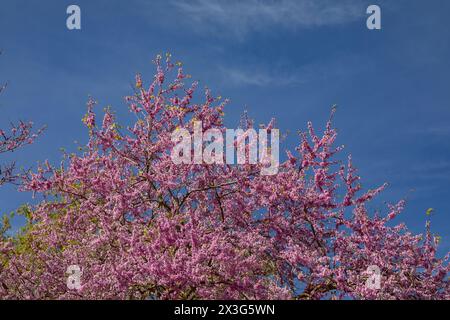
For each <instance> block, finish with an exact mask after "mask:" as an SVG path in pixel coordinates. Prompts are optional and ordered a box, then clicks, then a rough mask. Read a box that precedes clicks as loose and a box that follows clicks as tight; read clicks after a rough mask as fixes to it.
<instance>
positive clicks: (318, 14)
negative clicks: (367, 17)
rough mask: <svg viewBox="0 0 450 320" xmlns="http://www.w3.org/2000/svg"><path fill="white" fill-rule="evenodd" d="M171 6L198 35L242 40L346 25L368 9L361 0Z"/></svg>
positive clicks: (190, 0) (192, 1)
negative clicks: (276, 30)
mask: <svg viewBox="0 0 450 320" xmlns="http://www.w3.org/2000/svg"><path fill="white" fill-rule="evenodd" d="M172 4H173V5H174V6H175V8H176V9H177V10H178V11H180V12H181V13H183V14H184V15H185V16H186V17H187V18H188V20H189V23H190V25H191V27H193V28H194V29H196V30H197V31H201V32H214V31H215V32H221V33H222V34H227V32H228V33H229V32H231V33H233V34H234V35H237V36H239V37H243V36H245V35H246V34H247V33H248V32H249V31H252V30H261V29H269V28H271V27H276V26H282V27H285V28H288V29H298V28H308V27H316V26H327V25H338V24H343V23H347V22H352V21H354V20H356V19H358V18H359V17H361V16H363V15H364V14H365V9H366V8H365V7H364V5H363V4H362V2H361V1H358V0H340V1H336V0H268V1H262V0H245V1H240V0H228V1H221V0H178V1H173V2H172Z"/></svg>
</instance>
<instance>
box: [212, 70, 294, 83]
mask: <svg viewBox="0 0 450 320" xmlns="http://www.w3.org/2000/svg"><path fill="white" fill-rule="evenodd" d="M220 72H221V74H222V78H223V79H222V80H223V81H224V82H226V83H228V84H232V85H237V86H241V85H244V86H245V85H250V86H258V87H264V86H270V85H281V86H288V85H293V84H298V83H300V82H301V81H302V80H301V79H300V77H299V76H298V75H296V74H285V75H280V74H278V75H276V74H272V73H270V72H268V71H265V70H261V69H260V70H257V69H255V70H243V69H237V68H223V67H222V68H220Z"/></svg>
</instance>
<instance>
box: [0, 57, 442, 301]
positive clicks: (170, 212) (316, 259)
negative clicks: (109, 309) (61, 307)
mask: <svg viewBox="0 0 450 320" xmlns="http://www.w3.org/2000/svg"><path fill="white" fill-rule="evenodd" d="M155 63H156V68H157V73H156V75H155V77H154V78H153V80H152V81H151V83H150V84H149V85H144V83H143V81H142V79H141V77H140V76H139V75H138V76H137V77H136V92H135V94H134V95H133V96H131V97H128V98H127V101H128V103H129V107H130V111H131V113H132V114H133V115H134V116H135V117H136V121H135V122H134V123H133V124H132V125H131V126H129V127H128V128H127V129H126V130H124V129H123V128H122V127H121V126H119V125H118V124H117V123H116V120H115V117H114V114H113V113H112V112H111V110H109V109H106V110H105V111H104V116H103V120H102V121H101V123H100V124H98V123H97V122H98V121H97V119H96V114H95V113H94V107H95V102H94V101H93V100H90V101H89V102H88V111H87V114H86V116H85V117H84V118H83V121H84V123H85V124H86V126H87V128H88V130H89V137H90V139H89V142H88V144H87V146H86V148H85V149H84V151H83V152H80V154H71V155H67V156H66V157H65V158H64V160H63V161H62V163H61V165H59V166H52V165H50V164H49V163H46V164H45V165H44V166H41V167H40V168H39V170H38V171H37V172H36V173H33V174H30V176H29V177H28V178H27V179H26V180H25V181H24V185H25V187H24V189H25V190H29V191H33V192H34V193H37V194H40V195H42V200H41V202H40V203H39V204H37V205H36V206H33V207H30V206H24V207H22V208H21V209H20V212H21V213H22V214H24V215H25V216H26V217H27V219H28V224H27V226H25V227H24V229H23V230H22V231H21V232H20V233H19V234H18V235H17V236H15V237H9V238H8V237H3V240H2V243H1V246H0V248H1V251H0V252H1V253H0V254H1V255H0V263H1V264H0V268H1V269H0V297H1V298H9V299H13V298H18V299H76V298H87V299H90V298H92V299H98V298H100V299H109V298H117V299H147V298H152V299H320V298H357V299H359V298H363V299H448V298H450V290H449V283H448V280H447V273H448V272H449V266H448V258H449V255H447V256H446V257H445V258H444V259H440V258H438V257H437V256H436V247H437V243H438V240H437V239H436V238H435V237H433V236H432V234H431V232H430V230H429V224H427V230H426V232H425V234H423V235H422V234H421V235H415V234H412V233H411V232H409V231H408V230H407V228H406V227H405V225H403V224H394V223H393V222H390V221H391V220H392V219H394V218H395V217H396V216H397V215H398V214H399V213H400V211H401V210H402V209H403V202H399V203H398V204H396V205H393V206H390V207H388V208H387V213H386V214H381V213H375V214H370V213H369V212H368V211H367V209H366V204H367V203H368V202H369V201H371V199H372V198H373V197H374V196H376V195H377V194H378V193H379V192H380V191H382V189H383V188H384V186H382V187H380V188H377V189H374V190H369V191H367V192H365V193H362V192H361V186H360V184H359V182H358V181H359V177H358V175H357V174H356V170H355V169H354V167H353V166H352V163H351V159H350V158H349V160H348V163H347V164H345V165H344V164H341V163H339V162H337V161H334V160H333V159H332V158H333V156H334V155H335V154H336V153H337V152H340V151H341V148H340V147H338V148H335V147H333V145H334V142H335V139H336V131H335V130H334V129H333V128H332V124H331V119H330V121H329V122H328V123H327V126H326V128H325V130H324V132H323V133H322V134H320V135H318V134H316V133H315V131H314V129H313V126H312V125H311V124H309V125H308V131H307V132H306V133H301V134H300V135H299V146H298V147H297V148H296V150H295V152H289V151H288V152H287V161H285V162H284V163H281V164H280V167H279V172H278V173H277V174H276V175H271V176H264V175H261V174H259V173H260V171H261V168H262V166H263V165H264V164H260V163H257V164H242V165H227V164H224V165H219V164H178V165H177V164H174V162H173V161H172V159H171V156H170V153H171V150H172V148H173V147H174V142H173V141H172V140H171V133H172V132H173V131H174V130H177V128H178V129H179V128H185V129H187V130H189V131H190V132H192V130H193V122H194V121H196V120H199V121H202V125H203V129H204V130H207V129H210V128H216V129H219V130H222V131H223V130H225V127H224V125H223V122H222V120H223V110H224V107H225V104H226V101H224V102H220V99H219V98H214V97H213V96H212V95H211V93H210V91H209V90H206V93H205V98H204V101H203V102H201V103H195V102H194V100H193V95H194V92H195V91H196V87H197V84H196V83H195V82H194V83H193V84H192V85H191V86H188V87H185V86H184V84H183V82H184V81H185V80H186V78H187V75H186V74H185V73H184V72H183V69H182V67H181V64H179V65H178V68H177V69H178V73H177V75H176V76H175V79H174V80H173V81H172V82H170V83H167V81H166V77H167V76H168V75H169V74H170V71H171V70H172V69H173V68H174V67H175V66H174V65H173V64H172V63H171V61H170V57H169V56H168V57H167V60H166V61H165V62H163V61H162V60H161V57H159V56H158V57H157V59H156V61H155ZM244 126H245V127H246V128H249V127H251V126H252V123H251V121H249V120H248V119H244ZM272 126H273V122H271V124H269V126H268V129H270V128H271V127H272ZM70 265H78V266H80V268H81V269H82V276H81V287H80V288H79V289H78V290H77V289H70V288H68V286H67V274H66V272H67V267H68V266H70ZM370 266H377V267H378V268H379V269H380V274H381V286H380V288H379V289H377V288H373V287H371V286H367V285H366V282H367V280H368V278H369V276H370V274H369V273H368V268H369V267H370ZM369 269H370V268H369Z"/></svg>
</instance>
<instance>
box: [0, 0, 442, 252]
mask: <svg viewBox="0 0 450 320" xmlns="http://www.w3.org/2000/svg"><path fill="white" fill-rule="evenodd" d="M70 4H77V5H79V6H80V8H81V17H82V18H81V19H82V21H81V25H82V29H81V30H75V31H69V30H68V29H67V28H66V18H67V15H66V8H67V6H68V5H70ZM370 4H378V5H379V6H380V7H381V10H382V30H380V31H370V30H368V29H367V28H366V18H367V15H366V13H365V12H366V8H367V7H368V5H370ZM448 12H450V2H449V1H446V0H432V1H425V0H420V1H418V0H417V1H416V0H415V1H413V0H409V1H404V0H396V1H362V0H361V1H357V0H341V1H332V0H316V1H310V0H285V1H264V2H263V1H256V0H248V1H223V2H222V1H218V0H191V1H174V0H173V1H170V0H169V1H142V0H134V1H106V0H96V1H92V0H90V1H82V0H77V1H63V0H50V1H39V2H38V1H23V0H2V4H1V10H0V48H1V49H2V50H3V54H2V56H1V57H0V81H2V82H3V81H8V84H9V85H8V88H7V90H6V91H5V92H4V94H2V96H0V127H6V126H7V125H8V123H9V122H10V121H17V120H19V119H30V120H33V121H34V122H35V124H36V125H37V126H41V125H44V124H46V125H47V126H48V129H47V130H46V132H45V134H44V135H43V136H42V137H41V138H40V139H39V140H38V141H37V143H36V144H34V145H32V146H29V147H26V148H25V149H23V150H21V151H19V152H16V153H14V154H11V155H8V156H6V157H3V158H2V161H7V160H11V159H17V160H18V163H19V165H23V166H36V163H37V162H38V161H42V160H45V159H49V160H50V161H51V162H53V163H58V162H59V160H60V158H61V152H60V150H59V149H60V148H61V147H64V148H66V149H67V150H75V149H76V146H75V144H74V141H75V140H77V141H79V142H80V143H83V142H85V141H86V139H87V132H86V131H85V130H84V128H83V126H82V123H81V121H80V119H81V117H82V116H83V114H84V113H85V103H86V100H87V97H88V95H92V96H93V97H94V98H95V99H96V100H98V102H99V105H100V106H101V107H103V106H107V105H111V106H112V107H113V108H114V109H115V110H116V111H117V112H118V115H119V119H120V118H122V119H126V117H127V110H126V106H125V104H124V102H123V96H125V95H127V94H130V93H131V90H130V83H132V82H133V79H134V74H135V73H136V72H141V73H142V74H143V77H144V79H146V78H147V79H149V78H150V77H151V76H152V75H153V65H152V64H151V60H152V59H153V58H154V56H155V55H156V54H158V53H165V52H167V51H169V52H171V53H172V55H173V57H174V59H175V60H181V61H183V63H184V66H185V69H186V71H187V72H188V73H190V74H192V75H193V78H194V79H198V80H199V81H200V85H201V86H205V85H208V87H210V88H211V89H212V90H213V92H214V93H216V94H217V95H222V96H223V97H228V98H230V99H231V104H230V105H229V106H228V110H227V111H226V123H227V124H228V125H229V126H235V125H236V124H237V122H238V118H239V116H240V115H241V114H242V112H243V110H244V109H247V110H248V112H249V114H250V116H251V117H253V118H255V120H256V123H262V122H268V121H269V120H270V118H271V117H272V116H273V117H275V118H276V119H277V123H278V127H279V128H280V129H281V130H282V131H290V132H291V134H290V135H289V138H288V140H287V141H286V143H285V144H284V145H283V146H282V148H281V150H283V149H285V148H292V147H293V146H294V144H295V142H296V136H295V132H296V131H297V130H298V129H305V127H306V122H307V121H308V120H312V121H313V123H315V125H316V126H317V127H323V124H324V123H325V121H326V119H327V118H328V115H329V111H330V107H331V106H332V105H333V104H337V105H338V112H337V114H336V118H335V126H336V127H337V128H338V130H339V134H340V135H339V139H338V142H339V143H340V144H344V145H345V147H346V149H345V152H347V153H351V154H352V156H353V159H354V163H355V165H356V166H357V167H358V168H359V172H360V174H361V175H362V177H363V180H362V183H363V186H364V187H365V188H373V187H376V186H378V185H381V184H382V183H384V182H388V183H389V184H390V186H389V188H388V189H387V190H386V191H385V192H384V193H383V194H382V195H381V196H380V197H379V198H378V200H377V201H374V202H373V204H372V205H371V206H372V208H373V209H382V208H383V207H384V203H385V202H396V201H397V200H399V199H401V198H406V199H407V207H406V210H405V211H404V213H403V214H402V215H400V216H399V217H398V218H396V219H397V221H398V222H400V221H404V222H406V223H407V225H408V226H409V227H410V228H411V229H412V230H413V231H415V232H422V231H423V230H424V224H425V220H426V219H427V217H426V215H425V211H426V209H427V208H429V207H433V208H434V209H435V213H434V215H433V216H432V228H433V231H434V232H435V233H438V234H439V235H441V236H442V246H441V250H440V252H441V254H442V253H445V252H447V251H449V249H450V232H449V225H450V203H449V199H450V188H449V184H450V140H449V138H450V90H449V87H450V86H449V84H450V81H449V80H450V79H449V77H450V62H449V57H450V27H449V26H450V20H449V19H448ZM24 202H30V203H33V199H31V195H30V194H27V193H17V192H15V190H14V187H12V186H7V187H3V188H2V189H0V208H1V210H3V212H9V211H11V210H14V209H15V208H17V207H18V206H19V205H20V204H21V203H24ZM20 223H21V221H20V220H16V221H15V227H17V226H18V225H20Z"/></svg>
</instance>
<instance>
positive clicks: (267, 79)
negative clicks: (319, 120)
mask: <svg viewBox="0 0 450 320" xmlns="http://www.w3.org/2000/svg"><path fill="white" fill-rule="evenodd" d="M348 65H351V68H350V67H346V66H348ZM368 67H370V65H369V66H368V63H367V61H366V60H365V59H364V57H363V56H358V55H347V56H342V55H337V56H333V57H332V58H330V59H328V60H326V61H322V60H320V61H313V62H310V63H307V64H304V65H300V66H295V67H293V66H292V65H291V64H289V63H288V62H286V61H283V60H280V61H272V62H271V63H261V62H259V63H251V64H245V63H244V64H242V63H241V64H234V65H222V66H220V67H219V69H218V71H219V72H218V74H220V77H221V78H222V79H221V80H222V81H223V82H224V84H225V85H232V86H233V85H234V86H246V85H249V86H259V87H264V86H296V85H302V84H307V83H311V82H321V81H329V80H332V79H334V80H342V79H345V78H348V77H350V76H352V75H355V74H357V73H360V72H364V70H367V68H368Z"/></svg>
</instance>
